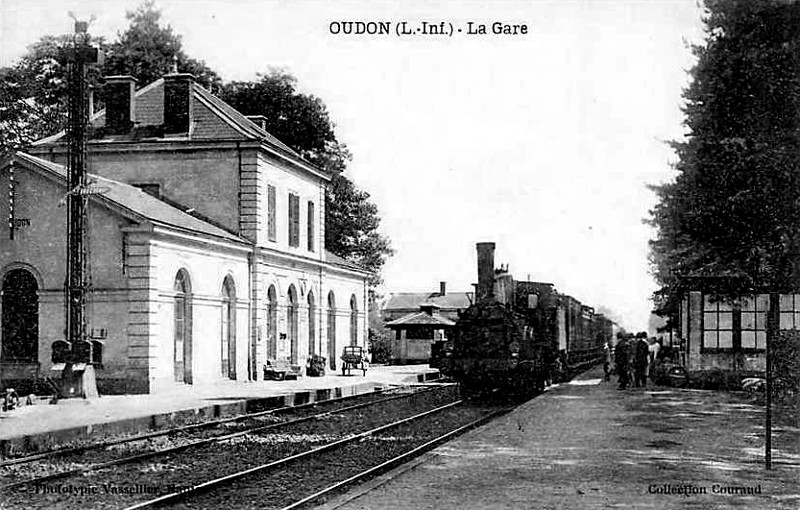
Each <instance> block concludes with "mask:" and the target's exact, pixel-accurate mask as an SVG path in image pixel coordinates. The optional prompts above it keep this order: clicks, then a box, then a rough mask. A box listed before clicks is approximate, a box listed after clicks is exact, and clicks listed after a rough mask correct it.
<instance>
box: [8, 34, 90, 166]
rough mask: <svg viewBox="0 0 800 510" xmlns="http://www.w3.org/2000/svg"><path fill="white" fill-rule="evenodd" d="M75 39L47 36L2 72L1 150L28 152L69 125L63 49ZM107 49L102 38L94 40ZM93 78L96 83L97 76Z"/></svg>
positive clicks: (65, 36) (64, 36) (67, 36)
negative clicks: (65, 125) (33, 143)
mask: <svg viewBox="0 0 800 510" xmlns="http://www.w3.org/2000/svg"><path fill="white" fill-rule="evenodd" d="M70 40H71V36H69V35H63V36H58V37H54V36H45V37H43V38H41V39H40V40H39V41H37V42H36V43H34V44H33V45H31V46H30V47H29V48H28V52H27V53H26V54H25V55H24V56H23V57H22V59H20V61H19V62H18V63H17V64H16V65H15V66H13V67H5V68H2V69H0V151H2V152H4V153H7V152H11V151H15V150H19V149H24V148H25V147H27V146H28V145H30V143H31V142H33V141H35V140H37V139H39V138H42V137H44V136H47V135H50V134H53V133H56V132H58V131H60V130H61V129H63V128H64V124H65V122H66V93H67V83H66V66H65V63H64V61H63V59H62V58H61V48H63V47H64V46H65V45H66V44H68V43H69V42H70ZM94 44H99V45H100V46H101V47H104V46H105V45H104V43H103V41H102V39H100V40H97V41H94ZM90 79H91V80H93V81H96V79H97V75H96V73H93V74H92V75H91V76H90Z"/></svg>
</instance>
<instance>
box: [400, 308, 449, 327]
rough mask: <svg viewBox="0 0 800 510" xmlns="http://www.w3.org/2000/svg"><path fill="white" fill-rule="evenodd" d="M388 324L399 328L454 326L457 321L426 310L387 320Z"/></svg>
mask: <svg viewBox="0 0 800 510" xmlns="http://www.w3.org/2000/svg"><path fill="white" fill-rule="evenodd" d="M386 325H387V326H388V327H390V328H392V327H394V328H399V327H400V326H439V327H452V326H455V325H456V323H455V322H453V321H451V320H448V319H446V318H444V317H442V316H441V315H430V314H428V313H425V312H416V313H410V314H408V315H404V316H402V317H400V318H399V319H396V320H393V321H391V322H387V323H386Z"/></svg>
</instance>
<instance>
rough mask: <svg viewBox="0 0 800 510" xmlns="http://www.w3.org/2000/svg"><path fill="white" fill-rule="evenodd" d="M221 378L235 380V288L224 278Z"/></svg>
mask: <svg viewBox="0 0 800 510" xmlns="http://www.w3.org/2000/svg"><path fill="white" fill-rule="evenodd" d="M221 336H222V342H221V344H222V345H221V358H222V376H223V377H228V379H236V286H235V285H234V283H233V278H231V277H230V276H226V277H225V280H224V281H223V282H222V331H221Z"/></svg>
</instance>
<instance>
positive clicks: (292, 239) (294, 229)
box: [289, 193, 300, 247]
mask: <svg viewBox="0 0 800 510" xmlns="http://www.w3.org/2000/svg"><path fill="white" fill-rule="evenodd" d="M289 246H294V247H297V246H300V197H299V196H297V195H295V194H294V193H289Z"/></svg>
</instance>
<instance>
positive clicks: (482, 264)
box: [475, 243, 495, 303]
mask: <svg viewBox="0 0 800 510" xmlns="http://www.w3.org/2000/svg"><path fill="white" fill-rule="evenodd" d="M476 246H477V249H478V288H477V296H475V301H476V302H477V303H481V302H483V301H487V300H491V299H492V298H493V297H494V246H495V245H494V243H477V245H476Z"/></svg>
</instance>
